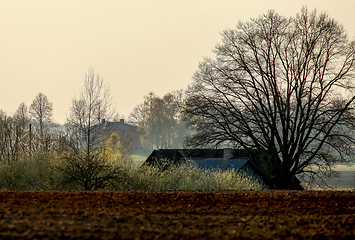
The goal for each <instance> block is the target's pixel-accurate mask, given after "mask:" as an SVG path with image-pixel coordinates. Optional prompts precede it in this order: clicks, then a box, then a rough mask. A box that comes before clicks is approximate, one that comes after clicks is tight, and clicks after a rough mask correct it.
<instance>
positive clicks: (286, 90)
mask: <svg viewBox="0 0 355 240" xmlns="http://www.w3.org/2000/svg"><path fill="white" fill-rule="evenodd" d="M222 36H223V43H222V44H220V45H218V46H217V47H216V48H215V50H214V52H215V53H216V59H214V60H212V59H205V60H204V61H203V62H202V63H201V64H200V65H199V70H198V71H197V72H196V73H195V75H194V82H193V84H192V85H191V86H190V87H189V89H188V93H187V94H188V99H187V103H186V104H187V107H186V109H185V114H186V117H187V118H188V119H190V120H191V125H192V126H194V127H195V129H196V130H197V133H196V134H195V135H194V136H193V137H192V138H190V139H189V141H188V144H189V145H190V146H192V147H196V146H210V145H219V144H226V143H227V144H230V145H231V146H233V147H236V148H243V149H246V150H248V151H249V152H250V153H255V151H257V152H258V154H260V153H262V152H263V153H265V154H264V156H265V158H264V161H265V162H267V164H268V165H270V166H272V167H273V169H274V170H275V174H274V175H273V176H271V177H272V178H274V180H275V181H276V182H277V183H278V184H279V186H280V187H281V188H285V189H290V188H291V189H292V188H293V185H292V182H293V181H294V177H295V176H296V175H298V174H301V173H306V172H309V173H311V174H320V173H321V172H324V171H328V170H331V168H332V165H333V164H334V163H336V162H346V161H347V160H349V156H354V155H353V154H354V143H355V139H354V136H355V135H354V120H355V113H354V99H355V95H354V83H355V81H354V62H355V45H354V42H353V41H349V40H348V38H347V35H346V32H345V31H344V29H343V27H342V26H341V25H339V24H338V23H337V22H336V21H335V20H334V19H332V18H330V17H329V16H328V15H327V14H325V13H321V14H317V13H316V11H313V12H309V11H308V10H307V9H306V8H303V9H302V11H301V13H299V14H298V15H297V16H296V17H294V18H285V17H282V16H280V15H279V14H277V13H275V12H274V11H269V12H268V13H267V14H265V15H263V16H261V17H259V18H257V19H252V20H251V21H250V22H247V23H241V22H240V23H239V24H238V26H237V29H235V30H226V31H224V32H223V33H222Z"/></svg>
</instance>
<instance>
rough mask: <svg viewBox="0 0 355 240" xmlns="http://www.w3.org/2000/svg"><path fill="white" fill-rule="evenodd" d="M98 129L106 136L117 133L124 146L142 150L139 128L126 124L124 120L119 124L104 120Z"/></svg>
mask: <svg viewBox="0 0 355 240" xmlns="http://www.w3.org/2000/svg"><path fill="white" fill-rule="evenodd" d="M98 128H100V129H101V131H102V132H103V133H104V134H109V135H111V134H112V133H116V134H117V136H118V138H119V140H120V142H121V143H122V144H124V145H125V144H127V145H130V146H125V147H130V148H131V149H141V148H142V146H141V143H140V135H139V132H138V130H137V126H134V125H132V124H128V123H125V121H124V119H120V121H119V122H109V121H106V120H105V119H102V121H101V124H99V125H98Z"/></svg>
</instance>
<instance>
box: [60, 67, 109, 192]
mask: <svg viewBox="0 0 355 240" xmlns="http://www.w3.org/2000/svg"><path fill="white" fill-rule="evenodd" d="M112 112H113V111H112V105H111V97H110V92H109V86H108V85H107V84H104V82H103V79H102V78H101V77H100V76H99V75H98V74H95V72H94V69H93V68H89V70H88V71H87V72H86V74H85V78H84V87H83V89H82V91H81V94H80V97H79V99H73V101H72V106H71V109H70V115H69V117H68V118H67V122H66V126H67V132H68V134H69V138H70V141H69V147H70V148H71V151H70V152H69V153H68V154H67V155H65V160H66V166H65V167H63V168H62V171H63V172H64V173H65V181H64V182H66V183H68V184H70V183H77V184H79V185H81V186H82V187H83V188H84V189H86V190H91V189H97V188H102V187H104V186H105V184H109V182H110V181H111V180H112V179H113V178H115V175H114V174H113V172H112V168H111V167H110V166H109V165H108V164H107V162H108V159H106V158H105V144H104V142H105V140H107V138H108V137H110V136H109V135H107V134H105V135H103V128H102V125H100V123H101V120H102V119H106V120H109V119H110V118H111V117H112Z"/></svg>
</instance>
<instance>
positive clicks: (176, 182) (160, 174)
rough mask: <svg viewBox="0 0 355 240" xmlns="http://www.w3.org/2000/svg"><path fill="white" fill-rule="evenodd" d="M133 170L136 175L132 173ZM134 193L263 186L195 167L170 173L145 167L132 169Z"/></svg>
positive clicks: (232, 174) (176, 168)
mask: <svg viewBox="0 0 355 240" xmlns="http://www.w3.org/2000/svg"><path fill="white" fill-rule="evenodd" d="M132 170H133V171H132ZM129 173H130V178H131V181H130V185H129V186H126V188H128V189H132V190H149V191H167V190H250V189H254V190H258V189H261V186H260V185H259V184H258V183H257V182H256V181H254V180H252V179H251V178H249V177H246V176H242V175H240V174H239V173H237V172H235V171H233V170H228V171H224V172H223V171H220V170H203V169H200V168H198V167H197V166H196V165H194V164H192V163H187V164H182V165H180V166H174V167H171V168H170V169H169V170H168V171H161V168H157V167H151V166H145V167H142V168H139V169H134V168H131V171H130V172H129Z"/></svg>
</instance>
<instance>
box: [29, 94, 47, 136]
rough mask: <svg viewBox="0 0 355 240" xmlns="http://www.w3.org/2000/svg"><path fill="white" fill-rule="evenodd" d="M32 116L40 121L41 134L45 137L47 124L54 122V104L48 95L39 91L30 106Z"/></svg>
mask: <svg viewBox="0 0 355 240" xmlns="http://www.w3.org/2000/svg"><path fill="white" fill-rule="evenodd" d="M30 116H31V117H32V118H33V119H34V120H36V121H37V122H38V123H39V129H40V136H41V138H42V137H43V131H44V128H45V124H48V123H50V122H52V116H53V104H52V103H51V102H49V100H48V98H47V96H46V95H44V94H43V93H39V94H38V95H37V96H36V98H35V99H34V100H33V102H32V104H31V106H30Z"/></svg>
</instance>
